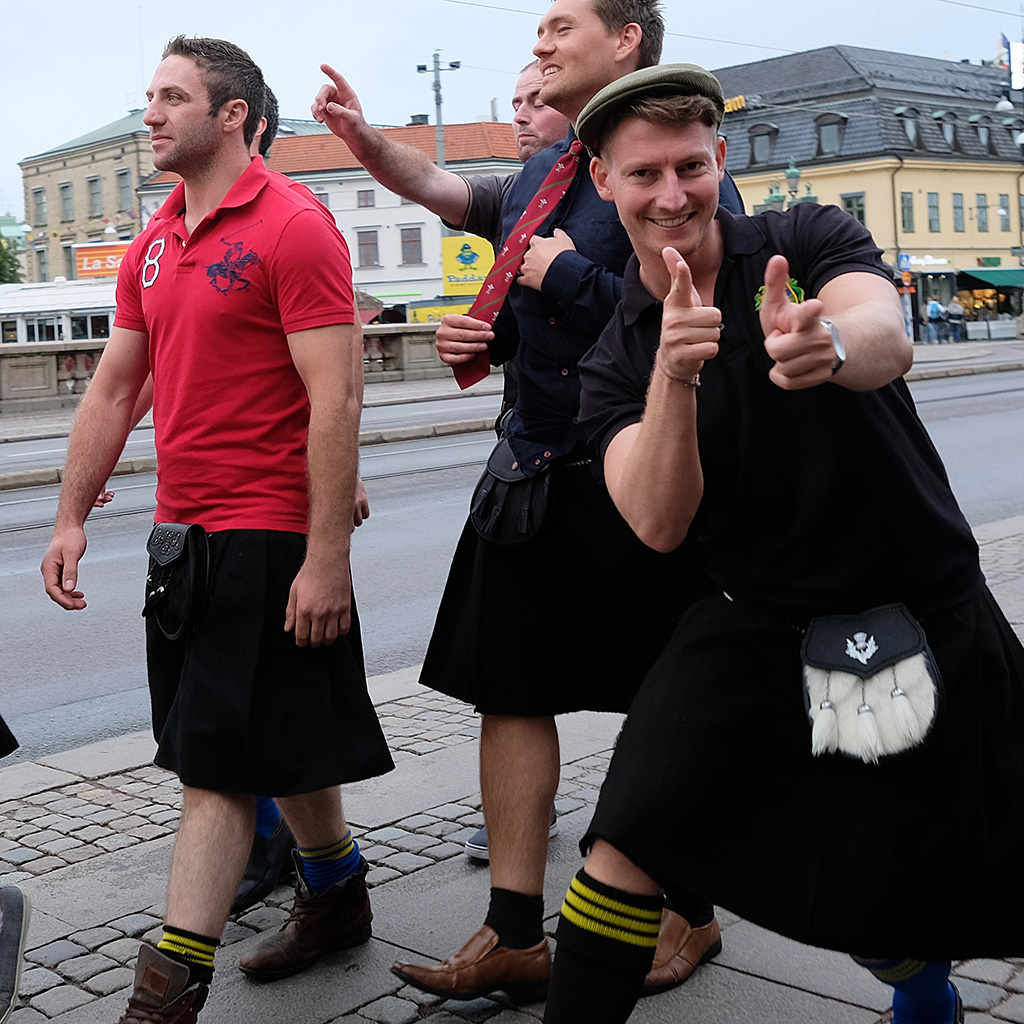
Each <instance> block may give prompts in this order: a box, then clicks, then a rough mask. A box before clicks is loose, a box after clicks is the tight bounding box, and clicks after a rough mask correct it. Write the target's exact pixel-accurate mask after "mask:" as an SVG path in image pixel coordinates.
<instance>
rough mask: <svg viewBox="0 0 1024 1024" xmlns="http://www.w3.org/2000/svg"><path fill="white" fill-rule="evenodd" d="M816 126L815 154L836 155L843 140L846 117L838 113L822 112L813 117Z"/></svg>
mask: <svg viewBox="0 0 1024 1024" xmlns="http://www.w3.org/2000/svg"><path fill="white" fill-rule="evenodd" d="M815 124H817V126H818V152H817V153H816V154H815V155H816V156H838V155H839V150H840V148H841V146H842V142H843V130H844V129H845V128H846V118H845V117H841V116H840V115H839V114H822V115H821V117H819V118H816V119H815Z"/></svg>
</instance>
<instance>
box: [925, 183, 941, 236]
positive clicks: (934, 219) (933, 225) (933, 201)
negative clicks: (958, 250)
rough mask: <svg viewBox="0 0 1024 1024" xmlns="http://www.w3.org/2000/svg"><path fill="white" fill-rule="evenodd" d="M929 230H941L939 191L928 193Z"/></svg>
mask: <svg viewBox="0 0 1024 1024" xmlns="http://www.w3.org/2000/svg"><path fill="white" fill-rule="evenodd" d="M928 230H929V231H939V230H941V229H940V228H939V193H938V192H929V193H928Z"/></svg>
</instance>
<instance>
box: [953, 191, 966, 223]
mask: <svg viewBox="0 0 1024 1024" xmlns="http://www.w3.org/2000/svg"><path fill="white" fill-rule="evenodd" d="M953 230H954V231H963V230H964V194H963V192H954V193H953Z"/></svg>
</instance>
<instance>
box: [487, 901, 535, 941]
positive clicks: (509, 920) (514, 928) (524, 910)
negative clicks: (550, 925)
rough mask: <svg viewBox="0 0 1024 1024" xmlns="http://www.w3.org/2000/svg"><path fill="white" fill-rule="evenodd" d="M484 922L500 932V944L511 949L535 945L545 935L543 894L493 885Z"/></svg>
mask: <svg viewBox="0 0 1024 1024" xmlns="http://www.w3.org/2000/svg"><path fill="white" fill-rule="evenodd" d="M484 924H486V925H490V926H491V927H492V928H493V929H494V930H495V931H496V932H497V933H498V945H500V946H508V947H509V949H526V948H528V947H529V946H536V945H537V943H538V942H540V941H541V940H542V939H543V938H544V897H543V896H527V895H526V894H525V893H521V892H514V891H513V890H512V889H494V888H492V889H491V903H490V906H489V907H488V908H487V917H486V918H484Z"/></svg>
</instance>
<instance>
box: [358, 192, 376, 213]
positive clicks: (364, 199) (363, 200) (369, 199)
mask: <svg viewBox="0 0 1024 1024" xmlns="http://www.w3.org/2000/svg"><path fill="white" fill-rule="evenodd" d="M356 206H358V207H359V208H360V209H366V207H368V206H376V202H375V200H374V198H373V189H372V188H361V189H359V190H358V191H357V192H356Z"/></svg>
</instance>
